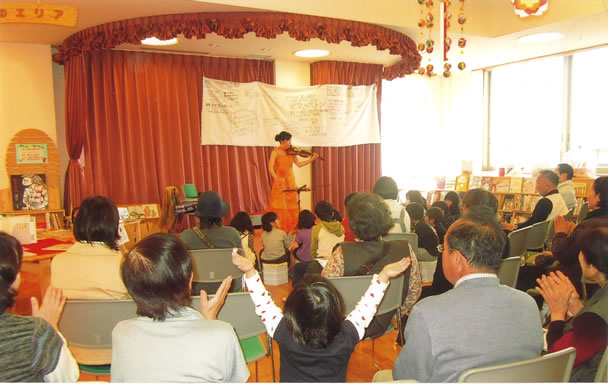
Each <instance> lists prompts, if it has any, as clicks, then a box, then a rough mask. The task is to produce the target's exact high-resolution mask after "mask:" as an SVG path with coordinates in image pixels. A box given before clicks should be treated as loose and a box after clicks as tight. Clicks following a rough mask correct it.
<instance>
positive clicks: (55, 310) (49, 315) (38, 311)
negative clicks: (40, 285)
mask: <svg viewBox="0 0 608 384" xmlns="http://www.w3.org/2000/svg"><path fill="white" fill-rule="evenodd" d="M65 300H66V298H65V296H63V292H62V291H61V288H55V287H48V288H47V290H46V292H45V294H44V298H43V299H42V304H40V305H38V299H36V298H35V297H32V298H31V303H32V316H34V317H39V318H41V319H44V320H46V321H47V323H49V324H50V325H51V326H52V327H53V328H55V329H56V330H58V328H57V324H59V319H60V318H61V313H62V312H63V307H64V306H65Z"/></svg>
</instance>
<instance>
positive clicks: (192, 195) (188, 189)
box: [182, 184, 198, 199]
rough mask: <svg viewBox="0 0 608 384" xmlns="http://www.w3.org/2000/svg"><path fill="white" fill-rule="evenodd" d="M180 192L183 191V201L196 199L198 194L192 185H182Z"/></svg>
mask: <svg viewBox="0 0 608 384" xmlns="http://www.w3.org/2000/svg"><path fill="white" fill-rule="evenodd" d="M182 190H183V191H184V199H196V198H198V192H197V191H196V186H194V184H184V185H182Z"/></svg>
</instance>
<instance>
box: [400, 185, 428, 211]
mask: <svg viewBox="0 0 608 384" xmlns="http://www.w3.org/2000/svg"><path fill="white" fill-rule="evenodd" d="M405 198H406V199H407V201H408V203H418V204H420V205H422V208H424V210H425V211H426V210H427V208H428V207H429V206H428V204H427V203H426V199H425V198H424V197H422V194H421V193H420V191H417V190H411V191H407V193H406V194H405Z"/></svg>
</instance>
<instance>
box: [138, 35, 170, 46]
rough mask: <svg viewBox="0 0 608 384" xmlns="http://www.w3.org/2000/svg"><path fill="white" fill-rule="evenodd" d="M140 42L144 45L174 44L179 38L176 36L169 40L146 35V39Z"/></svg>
mask: <svg viewBox="0 0 608 384" xmlns="http://www.w3.org/2000/svg"><path fill="white" fill-rule="evenodd" d="M141 43H142V44H144V45H174V44H177V43H179V40H178V39H177V37H174V38H172V39H169V40H159V39H157V38H156V37H148V38H147V39H143V40H142V41H141Z"/></svg>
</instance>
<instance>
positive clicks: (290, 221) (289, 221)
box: [266, 149, 299, 233]
mask: <svg viewBox="0 0 608 384" xmlns="http://www.w3.org/2000/svg"><path fill="white" fill-rule="evenodd" d="M276 152H277V154H276V157H275V162H274V172H275V173H276V174H277V176H278V178H277V179H275V180H274V181H273V182H272V190H271V191H270V203H269V204H268V208H267V209H266V212H269V211H272V212H274V213H276V214H277V216H278V217H279V227H280V228H281V229H282V230H283V231H285V232H286V233H289V231H291V230H292V229H294V228H295V227H296V226H297V225H298V215H299V212H298V193H297V192H283V190H285V189H294V190H295V189H296V188H298V187H297V185H296V178H295V177H294V175H293V169H292V165H293V156H291V155H287V154H286V153H285V151H283V150H282V149H277V150H276Z"/></svg>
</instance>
